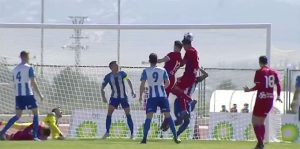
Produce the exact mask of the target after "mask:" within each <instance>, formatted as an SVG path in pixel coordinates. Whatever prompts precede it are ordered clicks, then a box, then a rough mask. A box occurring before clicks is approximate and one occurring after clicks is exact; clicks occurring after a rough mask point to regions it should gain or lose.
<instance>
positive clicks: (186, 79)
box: [176, 75, 196, 90]
mask: <svg viewBox="0 0 300 149" xmlns="http://www.w3.org/2000/svg"><path fill="white" fill-rule="evenodd" d="M195 81H196V77H195V76H188V75H183V76H182V77H181V78H180V79H179V80H178V81H177V83H176V86H177V87H179V88H180V89H182V90H186V89H187V88H189V87H191V86H192V85H193V84H194V83H195Z"/></svg>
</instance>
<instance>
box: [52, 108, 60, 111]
mask: <svg viewBox="0 0 300 149" xmlns="http://www.w3.org/2000/svg"><path fill="white" fill-rule="evenodd" d="M57 109H60V107H56V108H53V109H52V111H51V112H55V110H57Z"/></svg>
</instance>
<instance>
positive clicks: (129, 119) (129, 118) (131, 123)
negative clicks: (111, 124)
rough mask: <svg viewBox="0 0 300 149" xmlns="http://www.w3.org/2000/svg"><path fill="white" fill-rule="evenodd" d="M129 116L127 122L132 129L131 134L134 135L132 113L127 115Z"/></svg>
mask: <svg viewBox="0 0 300 149" xmlns="http://www.w3.org/2000/svg"><path fill="white" fill-rule="evenodd" d="M126 117H127V124H128V127H129V129H130V134H131V135H133V121H132V118H131V115H130V114H129V115H126Z"/></svg>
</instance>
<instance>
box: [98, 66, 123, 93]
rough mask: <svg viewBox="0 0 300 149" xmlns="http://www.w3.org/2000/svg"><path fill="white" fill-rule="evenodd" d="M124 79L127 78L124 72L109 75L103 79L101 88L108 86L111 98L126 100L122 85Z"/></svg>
mask: <svg viewBox="0 0 300 149" xmlns="http://www.w3.org/2000/svg"><path fill="white" fill-rule="evenodd" d="M126 79H128V77H127V74H126V73H125V72H124V71H120V72H118V74H117V75H113V74H112V73H109V74H107V75H106V76H105V77H104V80H103V83H102V87H105V86H106V85H107V84H109V85H110V87H111V97H112V98H127V94H126V90H125V84H124V80H126Z"/></svg>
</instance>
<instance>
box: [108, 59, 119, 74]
mask: <svg viewBox="0 0 300 149" xmlns="http://www.w3.org/2000/svg"><path fill="white" fill-rule="evenodd" d="M109 68H110V70H111V71H112V72H118V71H119V65H118V63H117V61H111V62H110V63H109Z"/></svg>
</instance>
